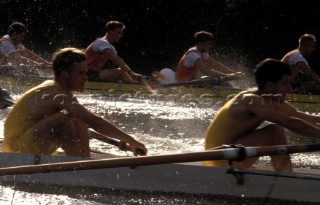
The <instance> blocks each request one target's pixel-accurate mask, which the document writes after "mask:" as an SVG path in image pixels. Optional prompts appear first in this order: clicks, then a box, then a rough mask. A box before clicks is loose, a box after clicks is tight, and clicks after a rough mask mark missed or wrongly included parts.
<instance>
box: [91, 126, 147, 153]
mask: <svg viewBox="0 0 320 205" xmlns="http://www.w3.org/2000/svg"><path fill="white" fill-rule="evenodd" d="M89 130H90V133H91V137H92V138H94V139H97V140H99V141H101V142H106V143H108V144H111V145H114V146H116V147H119V149H120V150H122V151H132V150H131V149H130V147H129V144H128V143H121V141H120V140H117V139H114V138H110V137H107V136H104V135H102V134H100V133H98V132H96V131H94V130H92V129H89ZM135 154H137V155H146V154H147V153H146V152H145V151H144V150H143V149H139V148H138V149H137V150H136V151H135Z"/></svg>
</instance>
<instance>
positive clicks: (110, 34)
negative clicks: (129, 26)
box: [106, 21, 126, 44]
mask: <svg viewBox="0 0 320 205" xmlns="http://www.w3.org/2000/svg"><path fill="white" fill-rule="evenodd" d="M125 27H126V26H125V25H124V23H122V22H120V21H108V22H107V24H106V33H107V34H106V36H107V39H108V41H109V42H110V43H111V44H112V43H117V42H119V40H120V39H121V38H122V36H123V30H124V29H125Z"/></svg>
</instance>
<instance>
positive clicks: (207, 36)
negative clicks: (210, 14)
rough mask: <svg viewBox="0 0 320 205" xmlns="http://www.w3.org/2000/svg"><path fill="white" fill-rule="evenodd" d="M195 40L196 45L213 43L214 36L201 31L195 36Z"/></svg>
mask: <svg viewBox="0 0 320 205" xmlns="http://www.w3.org/2000/svg"><path fill="white" fill-rule="evenodd" d="M194 39H195V41H196V43H199V42H205V41H213V35H212V33H210V32H207V31H199V32H196V33H195V34H194Z"/></svg>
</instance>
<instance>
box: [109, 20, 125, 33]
mask: <svg viewBox="0 0 320 205" xmlns="http://www.w3.org/2000/svg"><path fill="white" fill-rule="evenodd" d="M116 28H125V25H124V23H122V22H120V21H108V22H107V24H106V31H107V32H108V31H113V30H115V29H116Z"/></svg>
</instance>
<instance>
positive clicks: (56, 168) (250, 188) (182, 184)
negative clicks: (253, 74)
mask: <svg viewBox="0 0 320 205" xmlns="http://www.w3.org/2000/svg"><path fill="white" fill-rule="evenodd" d="M291 147H292V150H296V151H297V150H298V151H299V150H300V151H301V152H303V151H304V149H301V147H302V146H300V145H295V146H292V145H291V146H290V145H288V146H279V147H265V148H252V147H251V148H245V151H246V153H247V154H248V153H251V154H252V153H253V149H255V150H256V152H257V153H263V154H264V155H266V154H268V153H269V154H279V153H280V154H281V153H290V152H289V151H288V150H291ZM303 147H305V146H303ZM312 147H316V150H319V148H320V145H312ZM233 149H238V148H227V149H225V150H211V151H204V152H197V153H183V154H173V155H160V156H143V157H123V158H111V159H106V158H103V157H104V156H103V155H99V156H96V157H99V159H97V158H78V157H66V156H39V155H32V154H18V153H0V155H1V157H0V166H1V167H2V168H0V175H1V177H0V179H1V182H2V184H4V185H5V184H8V185H10V184H28V185H30V184H32V185H39V186H48V185H54V186H63V187H70V188H72V187H77V188H79V187H83V188H96V189H112V190H127V191H142V192H147V193H151V192H152V193H155V192H162V193H163V192H165V193H172V192H174V193H184V194H194V195H210V196H235V197H242V198H243V197H246V198H261V199H267V200H269V199H282V200H294V201H299V202H300V201H301V202H320V194H319V192H318V190H319V186H320V181H319V180H320V172H319V170H312V169H295V172H293V173H275V172H273V171H271V170H266V169H261V168H254V169H248V170H242V171H239V170H235V169H230V168H224V167H204V166H201V165H200V163H190V162H191V161H197V160H208V159H219V158H220V159H221V157H222V156H223V158H224V159H235V157H238V156H235V153H240V152H238V151H239V150H233ZM250 150H251V151H250ZM312 150H313V151H315V149H313V148H312V149H311V150H309V151H312ZM218 152H219V154H218ZM261 155H262V154H261ZM249 156H256V155H249ZM101 157H102V159H101ZM171 162H180V163H171ZM17 166H20V167H17ZM263 168H265V167H263Z"/></svg>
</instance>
